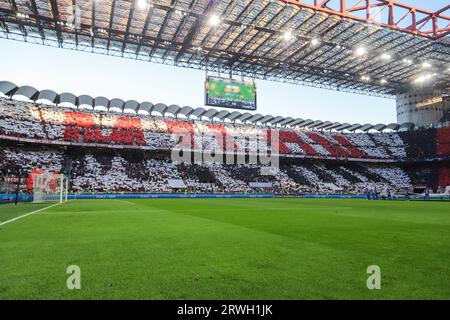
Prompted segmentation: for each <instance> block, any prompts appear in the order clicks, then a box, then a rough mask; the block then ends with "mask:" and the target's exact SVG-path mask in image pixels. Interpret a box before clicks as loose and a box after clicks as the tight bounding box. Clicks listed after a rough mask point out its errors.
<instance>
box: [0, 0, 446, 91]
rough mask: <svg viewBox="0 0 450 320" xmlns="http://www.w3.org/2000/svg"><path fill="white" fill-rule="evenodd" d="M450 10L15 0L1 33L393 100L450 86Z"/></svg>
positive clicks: (358, 0)
mask: <svg viewBox="0 0 450 320" xmlns="http://www.w3.org/2000/svg"><path fill="white" fill-rule="evenodd" d="M449 12H450V6H447V7H444V8H442V9H441V10H438V11H436V12H431V11H428V10H425V9H419V8H414V7H412V6H409V5H406V4H402V3H399V2H396V1H393V0H347V1H343V0H309V1H308V0H304V1H302V0H239V1H236V0H220V1H218V0H158V1H155V0H101V1H92V0H48V1H47V0H7V1H1V2H0V37H3V38H9V39H15V40H22V41H27V42H32V43H39V44H44V45H49V46H55V47H61V48H68V49H75V50H80V51H89V52H95V53H102V54H109V55H113V56H121V57H126V58H133V59H139V60H146V61H152V62H158V63H164V64H172V65H177V66H183V67H190V68H198V69H206V70H209V71H211V72H218V73H227V74H229V73H232V74H233V75H240V76H244V77H249V78H257V79H267V80H275V81H283V82H288V83H295V84H302V85H309V86H315V87H321V88H327V89H334V90H340V91H346V92H356V93H362V94H368V95H377V96H385V97H393V96H394V95H395V94H396V93H398V92H404V91H407V90H410V89H411V86H415V85H425V84H426V85H430V86H433V87H437V88H448V87H450V80H449V78H450V39H449V33H450V13H449Z"/></svg>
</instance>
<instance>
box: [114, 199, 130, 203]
mask: <svg viewBox="0 0 450 320" xmlns="http://www.w3.org/2000/svg"><path fill="white" fill-rule="evenodd" d="M114 200H116V201H120V202H125V203H129V204H135V203H134V202H131V201H128V200H122V199H114Z"/></svg>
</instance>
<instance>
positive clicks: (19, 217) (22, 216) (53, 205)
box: [0, 202, 61, 226]
mask: <svg viewBox="0 0 450 320" xmlns="http://www.w3.org/2000/svg"><path fill="white" fill-rule="evenodd" d="M60 204H61V203H60V202H58V203H55V204H52V205H50V206H48V207H45V208H41V209H38V210H35V211H31V212H28V213H25V214H23V215H21V216H18V217H15V218H12V219H10V220H6V221H5V222H1V223H0V226H3V225H5V224H7V223H10V222H14V221H16V220H19V219H22V218H25V217H27V216H30V215H32V214H35V213H38V212H40V211H43V210H45V209H49V208H51V207H55V206H57V205H60Z"/></svg>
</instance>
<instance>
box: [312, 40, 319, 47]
mask: <svg viewBox="0 0 450 320" xmlns="http://www.w3.org/2000/svg"><path fill="white" fill-rule="evenodd" d="M319 43H320V39H319V38H312V39H311V44H312V45H313V46H317V45H318V44H319Z"/></svg>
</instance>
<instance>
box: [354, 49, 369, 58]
mask: <svg viewBox="0 0 450 320" xmlns="http://www.w3.org/2000/svg"><path fill="white" fill-rule="evenodd" d="M355 53H356V55H357V56H359V57H361V56H363V55H365V54H366V53H367V49H366V48H364V47H359V48H357V49H356V51H355Z"/></svg>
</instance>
